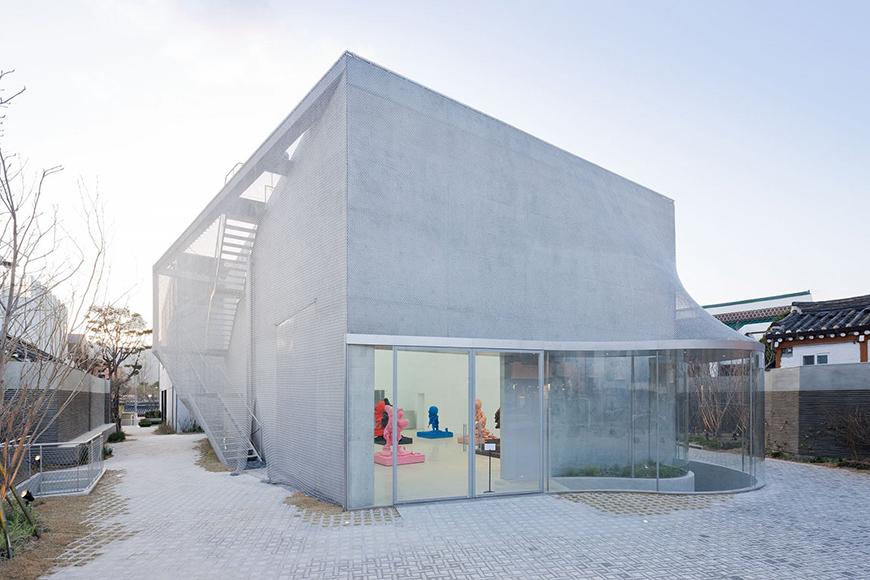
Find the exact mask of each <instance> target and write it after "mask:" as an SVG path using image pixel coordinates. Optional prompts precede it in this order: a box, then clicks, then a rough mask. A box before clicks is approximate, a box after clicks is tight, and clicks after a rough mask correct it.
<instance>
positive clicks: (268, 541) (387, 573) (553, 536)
mask: <svg viewBox="0 0 870 580" xmlns="http://www.w3.org/2000/svg"><path fill="white" fill-rule="evenodd" d="M128 431H129V433H130V435H131V439H132V440H129V441H127V442H125V443H122V444H119V445H116V446H114V450H115V453H114V454H115V456H114V458H113V459H111V460H110V461H108V463H107V467H108V469H109V473H108V475H109V477H107V478H106V479H105V481H104V482H103V483H101V484H100V486H99V487H98V488H97V490H96V491H95V493H96V494H97V495H96V496H95V499H96V503H95V505H94V506H93V508H92V509H91V510H90V511H89V514H90V515H89V518H90V519H91V523H92V524H93V526H94V527H93V528H92V530H93V531H92V532H91V533H90V534H89V535H88V536H86V537H84V538H82V539H81V540H79V541H77V542H75V543H74V544H73V545H72V546H70V548H69V549H68V550H67V552H66V553H64V554H63V555H62V557H61V562H62V563H63V565H64V567H62V568H59V569H57V570H55V572H54V574H53V575H52V576H50V577H56V578H97V577H109V576H113V575H116V574H117V573H118V571H120V570H129V571H131V573H134V572H135V573H137V574H138V573H140V572H141V573H143V574H144V573H146V572H147V574H148V576H150V577H153V578H188V579H193V578H212V577H216V576H220V577H226V578H747V579H748V578H794V577H811V578H866V577H868V576H870V476H868V475H867V474H865V473H858V472H852V471H849V470H845V469H831V468H826V467H821V466H814V465H805V464H797V463H790V462H784V461H776V460H768V461H767V462H766V464H767V478H768V479H767V480H768V484H767V486H766V487H764V488H763V489H761V490H759V491H755V492H749V493H742V494H735V495H696V496H670V495H668V496H661V495H660V496H656V495H645V494H605V493H589V494H573V495H564V496H525V497H515V498H500V499H491V500H477V501H455V502H444V503H433V504H420V505H413V506H400V507H399V508H398V509H393V508H382V509H370V510H361V511H355V512H338V511H333V510H328V509H327V510H322V509H318V508H317V506H314V507H313V508H299V507H295V506H292V505H288V503H285V499H286V498H288V496H290V495H291V494H292V493H293V490H291V489H288V488H286V487H283V486H277V485H269V484H266V483H263V482H262V481H261V479H262V478H263V477H264V476H265V473H264V472H261V471H260V472H258V471H253V472H247V473H244V474H242V475H241V476H237V477H233V476H230V475H229V473H226V472H224V473H216V472H209V471H206V470H205V469H203V468H202V467H199V466H198V465H196V459H197V452H196V450H195V447H196V444H197V441H198V440H199V439H201V438H202V437H204V436H203V435H156V434H154V433H153V429H150V428H145V429H141V428H137V427H134V428H129V429H128Z"/></svg>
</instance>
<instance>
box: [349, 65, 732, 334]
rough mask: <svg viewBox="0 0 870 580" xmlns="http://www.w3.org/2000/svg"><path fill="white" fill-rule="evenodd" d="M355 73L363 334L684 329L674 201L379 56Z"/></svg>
mask: <svg viewBox="0 0 870 580" xmlns="http://www.w3.org/2000/svg"><path fill="white" fill-rule="evenodd" d="M347 75H348V80H347V82H348V332H351V333H371V334H396V335H422V336H444V337H489V338H515V339H542V340H616V339H634V338H644V339H656V338H673V337H674V332H675V330H674V327H675V320H674V318H675V315H674V308H675V293H676V292H677V287H678V285H679V281H678V280H677V279H676V272H675V266H674V208H673V202H672V201H671V200H670V199H668V198H666V197H663V196H661V195H659V194H657V193H655V192H653V191H650V190H649V189H646V188H644V187H641V186H639V185H637V184H635V183H632V182H631V181H628V180H627V179H624V178H622V177H619V176H618V175H615V174H613V173H611V172H609V171H606V170H604V169H602V168H600V167H598V166H596V165H594V164H592V163H589V162H587V161H584V160H582V159H580V158H578V157H575V156H573V155H570V154H568V153H566V152H564V151H562V150H560V149H557V148H556V147H553V146H551V145H548V144H546V143H544V142H542V141H540V140H538V139H536V138H534V137H532V136H530V135H528V134H526V133H523V132H520V131H518V130H516V129H514V128H512V127H510V126H508V125H506V124H504V123H502V122H500V121H497V120H495V119H493V118H491V117H488V116H486V115H483V114H481V113H479V112H476V111H474V110H472V109H470V108H467V107H465V106H463V105H461V104H459V103H457V102H455V101H451V100H449V99H447V98H445V97H443V96H441V95H439V94H437V93H434V92H432V91H430V90H428V89H425V88H423V87H421V86H419V85H417V84H414V83H412V82H410V81H408V80H406V79H403V78H402V77H399V76H397V75H394V74H392V73H390V72H388V71H385V70H383V69H380V68H378V67H374V66H372V65H370V64H368V63H366V62H364V61H360V60H358V59H355V58H350V59H349V60H348V70H347ZM703 316H705V317H706V316H707V315H706V313H704V314H703ZM716 324H718V323H716ZM719 326H721V325H719ZM723 328H724V327H723ZM725 330H726V331H727V329H725ZM728 332H729V333H730V331H728Z"/></svg>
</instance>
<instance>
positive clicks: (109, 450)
mask: <svg viewBox="0 0 870 580" xmlns="http://www.w3.org/2000/svg"><path fill="white" fill-rule="evenodd" d="M112 453H114V451H113V450H112V448H111V447H109V446H108V445H103V459H108V458H109V457H111V456H112Z"/></svg>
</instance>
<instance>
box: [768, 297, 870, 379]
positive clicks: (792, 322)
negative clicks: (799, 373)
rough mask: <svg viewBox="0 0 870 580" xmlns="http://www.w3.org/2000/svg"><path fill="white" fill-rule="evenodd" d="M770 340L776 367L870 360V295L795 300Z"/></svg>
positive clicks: (773, 331)
mask: <svg viewBox="0 0 870 580" xmlns="http://www.w3.org/2000/svg"><path fill="white" fill-rule="evenodd" d="M766 336H767V342H768V343H770V344H771V345H772V346H773V348H774V349H775V354H776V360H775V367H776V368H788V367H799V366H812V365H828V364H848V363H859V362H860V363H866V362H868V355H867V341H868V339H870V295H867V296H856V297H854V298H843V299H840V300H825V301H822V302H794V303H792V305H791V313H790V314H789V315H788V316H786V317H785V318H783V319H782V320H780V321H778V322H776V323H774V324H772V325H771V327H770V330H768V332H767V335H766Z"/></svg>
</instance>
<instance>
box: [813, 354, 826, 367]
mask: <svg viewBox="0 0 870 580" xmlns="http://www.w3.org/2000/svg"><path fill="white" fill-rule="evenodd" d="M816 364H817V365H826V364H828V355H826V354H817V355H816Z"/></svg>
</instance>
